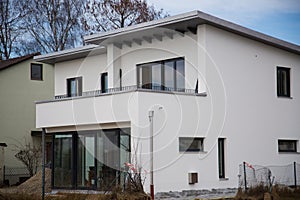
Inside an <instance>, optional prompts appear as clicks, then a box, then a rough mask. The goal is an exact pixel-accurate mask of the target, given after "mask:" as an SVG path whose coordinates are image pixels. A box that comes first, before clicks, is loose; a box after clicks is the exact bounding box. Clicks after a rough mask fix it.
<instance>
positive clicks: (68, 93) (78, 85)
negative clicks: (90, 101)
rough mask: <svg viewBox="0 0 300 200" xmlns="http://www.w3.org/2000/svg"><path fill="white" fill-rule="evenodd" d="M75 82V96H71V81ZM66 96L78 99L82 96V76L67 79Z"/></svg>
mask: <svg viewBox="0 0 300 200" xmlns="http://www.w3.org/2000/svg"><path fill="white" fill-rule="evenodd" d="M73 80H75V81H77V87H78V88H77V89H76V90H77V91H76V94H75V95H73V96H72V94H71V81H73ZM67 96H68V97H78V96H82V76H79V77H73V78H67Z"/></svg>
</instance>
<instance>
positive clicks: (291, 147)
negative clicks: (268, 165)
mask: <svg viewBox="0 0 300 200" xmlns="http://www.w3.org/2000/svg"><path fill="white" fill-rule="evenodd" d="M297 142H298V141H297V140H278V152H297Z"/></svg>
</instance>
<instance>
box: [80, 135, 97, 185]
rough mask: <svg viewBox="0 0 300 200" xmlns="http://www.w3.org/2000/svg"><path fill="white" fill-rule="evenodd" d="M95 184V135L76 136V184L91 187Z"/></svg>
mask: <svg viewBox="0 0 300 200" xmlns="http://www.w3.org/2000/svg"><path fill="white" fill-rule="evenodd" d="M94 185H95V137H94V135H85V134H82V135H79V136H78V153H77V186H78V187H92V186H94Z"/></svg>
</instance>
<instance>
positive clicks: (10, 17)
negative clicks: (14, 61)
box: [0, 0, 26, 60]
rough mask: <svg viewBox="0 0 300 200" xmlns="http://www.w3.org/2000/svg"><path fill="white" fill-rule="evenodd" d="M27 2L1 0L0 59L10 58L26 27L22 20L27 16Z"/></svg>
mask: <svg viewBox="0 0 300 200" xmlns="http://www.w3.org/2000/svg"><path fill="white" fill-rule="evenodd" d="M25 6H26V3H24V1H18V0H0V60H1V59H9V58H10V57H11V54H12V53H13V51H14V48H15V47H16V45H17V38H18V37H19V36H20V35H22V33H23V32H24V28H22V27H21V26H20V21H21V20H22V19H23V18H24V17H25V16H26V11H25V10H26V9H25Z"/></svg>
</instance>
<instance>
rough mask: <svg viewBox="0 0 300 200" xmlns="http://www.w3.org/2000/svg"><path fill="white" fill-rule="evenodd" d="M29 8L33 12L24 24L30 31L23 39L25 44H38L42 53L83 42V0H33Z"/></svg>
mask: <svg viewBox="0 0 300 200" xmlns="http://www.w3.org/2000/svg"><path fill="white" fill-rule="evenodd" d="M27 9H28V10H29V11H30V14H29V15H28V16H27V17H26V19H25V20H24V25H25V26H26V29H27V31H28V33H27V35H24V37H23V38H22V40H21V41H22V42H23V43H26V41H27V42H28V43H29V44H30V46H35V45H36V46H37V47H38V49H40V52H42V53H48V52H53V51H59V50H64V49H66V48H71V47H74V46H75V45H76V43H80V42H81V34H82V31H81V26H80V18H81V16H82V13H83V3H82V1H81V0H30V3H29V5H28V8H27ZM22 42H21V43H22ZM34 44H35V45H34ZM23 51H26V49H23Z"/></svg>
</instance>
